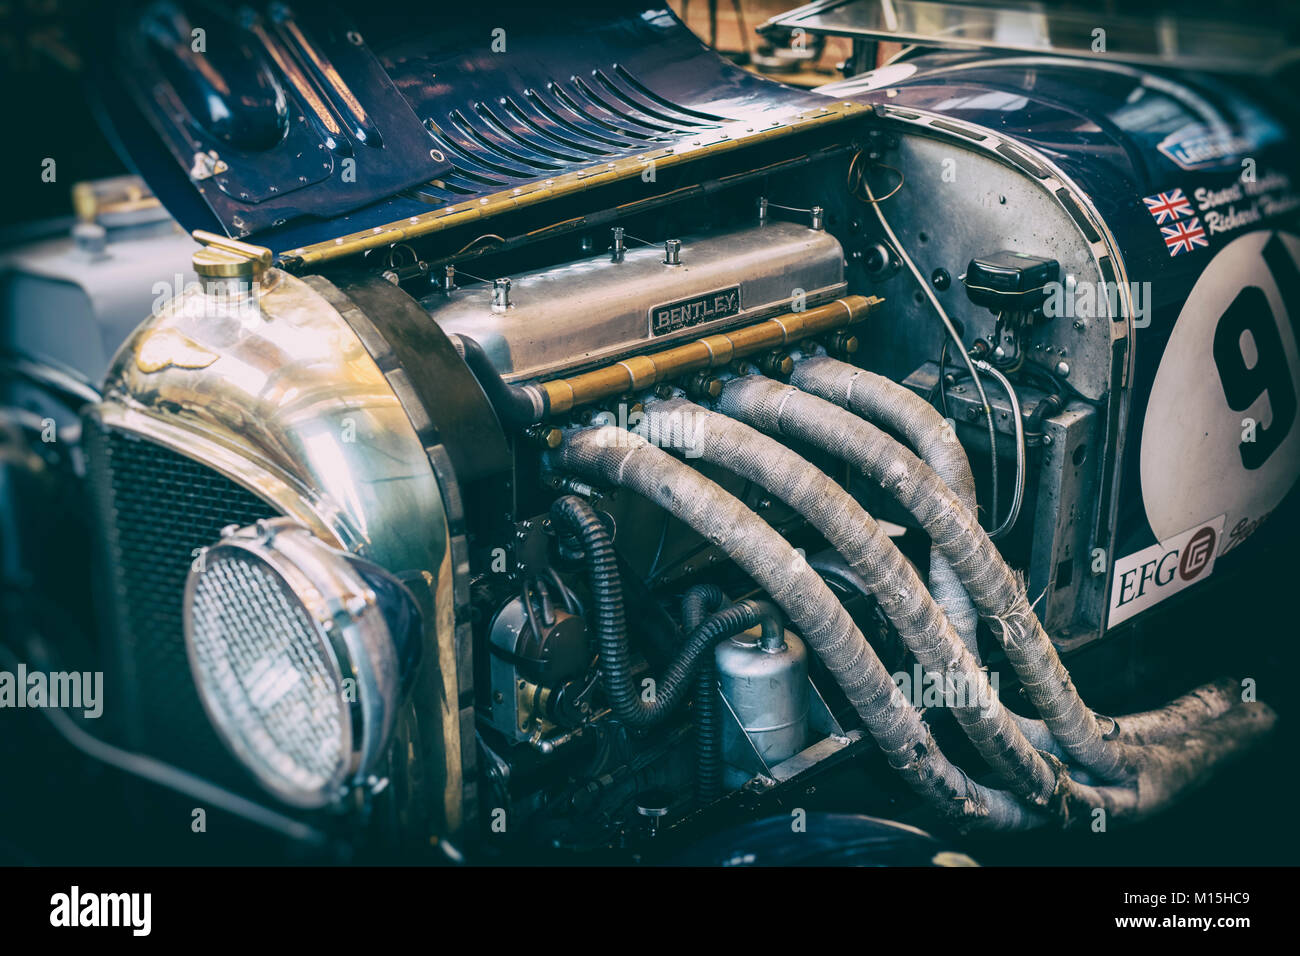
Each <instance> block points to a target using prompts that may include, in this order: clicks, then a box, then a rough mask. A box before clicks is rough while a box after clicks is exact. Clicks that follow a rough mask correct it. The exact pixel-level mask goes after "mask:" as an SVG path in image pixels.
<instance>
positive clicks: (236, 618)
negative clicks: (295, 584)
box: [194, 553, 345, 792]
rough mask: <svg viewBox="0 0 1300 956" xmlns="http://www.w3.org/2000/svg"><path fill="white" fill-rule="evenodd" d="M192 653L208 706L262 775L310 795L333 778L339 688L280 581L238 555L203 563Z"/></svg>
mask: <svg viewBox="0 0 1300 956" xmlns="http://www.w3.org/2000/svg"><path fill="white" fill-rule="evenodd" d="M194 653H195V657H196V659H197V661H198V663H199V665H200V670H201V672H202V674H203V684H204V689H205V691H206V694H207V697H208V703H209V705H210V707H211V709H212V710H213V711H214V712H215V713H216V714H217V715H218V719H219V720H220V721H221V723H222V725H223V726H224V727H225V728H226V732H227V733H228V734H230V735H231V736H232V737H234V738H236V739H237V740H238V741H239V746H240V749H242V750H244V751H247V752H248V753H249V754H250V755H251V756H252V758H253V761H254V763H256V764H259V765H261V767H262V768H263V772H265V773H269V774H270V775H271V776H272V777H273V778H275V779H277V780H279V781H283V782H285V783H286V784H288V785H289V786H290V787H291V788H293V789H297V790H303V791H311V792H315V791H319V790H321V789H322V788H324V787H325V786H326V785H327V784H328V783H329V782H330V781H331V780H332V779H333V778H334V777H335V775H336V773H337V771H338V770H339V769H340V764H341V763H342V762H343V760H344V759H345V755H344V754H343V753H342V750H341V734H342V721H341V719H340V710H341V707H342V694H341V692H340V687H339V683H338V680H337V678H336V676H335V672H334V668H333V667H332V666H331V664H330V662H329V661H328V660H326V659H325V657H324V656H323V655H322V653H321V644H320V641H319V639H318V637H317V635H316V630H315V628H314V626H313V625H312V621H311V618H310V617H309V616H308V614H307V612H306V611H305V610H304V608H303V607H302V605H301V604H300V603H299V602H298V600H297V599H296V598H295V597H294V596H293V594H292V593H291V592H290V591H289V589H288V587H287V585H286V584H285V583H284V581H283V580H282V579H281V578H280V577H279V575H277V574H275V573H274V572H273V571H271V570H270V569H269V568H267V567H266V566H265V565H264V564H262V562H260V561H258V560H257V559H256V558H252V557H245V556H243V555H240V554H238V553H233V554H229V553H228V554H220V555H215V554H214V555H213V556H211V557H209V559H208V562H207V566H206V567H205V568H204V570H203V573H202V574H200V575H199V576H198V580H197V582H196V586H195V589H194Z"/></svg>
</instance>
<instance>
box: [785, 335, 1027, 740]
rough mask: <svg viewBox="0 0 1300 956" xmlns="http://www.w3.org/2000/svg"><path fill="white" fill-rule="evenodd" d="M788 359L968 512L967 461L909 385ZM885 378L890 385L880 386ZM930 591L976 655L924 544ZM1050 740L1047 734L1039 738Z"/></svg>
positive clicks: (936, 555) (966, 603) (806, 382)
mask: <svg viewBox="0 0 1300 956" xmlns="http://www.w3.org/2000/svg"><path fill="white" fill-rule="evenodd" d="M794 359H795V371H794V373H793V374H792V376H791V379H790V384H792V385H796V386H798V387H799V388H801V389H803V390H804V391H805V392H811V393H812V394H814V395H817V396H818V397H820V398H824V399H826V400H828V401H832V402H835V404H837V405H841V406H843V407H844V408H849V409H852V410H853V411H854V412H856V413H857V414H859V415H861V416H862V417H863V418H865V419H867V420H868V421H871V422H875V423H877V424H879V425H883V426H885V427H886V428H888V429H890V430H891V431H895V432H897V433H898V434H900V435H902V436H903V438H904V439H905V440H906V441H907V443H908V444H909V445H911V446H912V448H913V449H914V450H915V451H916V453H917V455H919V456H920V458H921V459H922V460H923V461H924V462H925V463H926V464H927V465H929V466H930V467H931V468H933V469H934V470H935V473H936V474H938V476H939V477H940V478H942V479H943V480H944V482H945V483H946V484H947V485H948V487H949V488H951V489H952V491H953V494H955V495H956V496H957V497H958V498H959V499H960V500H961V502H962V504H964V505H965V506H966V507H967V508H968V509H969V510H970V511H971V512H972V513H973V512H974V511H975V476H974V475H972V474H971V470H970V461H969V460H968V459H967V458H966V452H965V450H964V449H963V448H962V446H961V442H959V441H958V440H957V433H956V432H955V431H953V428H952V426H951V425H950V424H949V423H948V420H947V419H946V418H944V417H943V416H942V415H940V414H938V413H937V412H936V411H935V410H934V408H933V407H932V406H931V405H930V403H929V402H927V401H926V400H925V399H923V398H922V397H921V396H920V395H917V394H916V393H915V392H913V391H912V390H911V389H909V388H905V387H903V386H895V385H894V382H893V381H891V380H890V379H887V378H884V377H883V376H880V375H873V374H872V373H871V372H867V371H866V370H865V369H860V368H857V367H856V366H853V365H848V364H847V363H845V362H837V361H835V360H834V359H831V358H829V357H827V356H812V357H808V358H805V357H803V356H801V355H795V356H794ZM844 370H848V371H844ZM853 372H857V373H861V374H860V375H854V374H852V373H853ZM877 379H878V380H879V381H877ZM886 384H887V385H889V386H893V387H889V388H886V387H884V385H886ZM930 593H931V594H933V595H934V600H935V601H936V602H937V603H938V605H939V606H940V607H941V608H943V611H944V613H945V614H946V615H948V620H949V621H950V622H952V626H953V629H954V630H956V632H957V634H958V636H960V637H961V640H962V643H963V644H965V645H966V647H967V648H969V649H970V652H971V653H972V654H974V655H975V659H976V660H978V659H979V647H978V645H977V643H976V640H975V632H976V629H977V627H978V625H979V615H978V614H977V613H976V611H975V605H974V603H973V602H972V601H971V599H970V595H969V594H967V593H966V586H965V585H963V584H962V583H961V579H960V578H958V577H957V572H956V571H954V570H953V569H952V566H951V565H950V564H949V563H948V560H947V559H946V558H945V557H944V556H943V555H942V554H941V553H940V552H939V550H938V549H937V548H934V547H931V549H930ZM1050 740H1051V735H1050V734H1048V735H1047V736H1046V739H1045V740H1044V741H1043V742H1048V741H1050ZM1039 749H1040V750H1042V749H1046V748H1044V747H1040V748H1039Z"/></svg>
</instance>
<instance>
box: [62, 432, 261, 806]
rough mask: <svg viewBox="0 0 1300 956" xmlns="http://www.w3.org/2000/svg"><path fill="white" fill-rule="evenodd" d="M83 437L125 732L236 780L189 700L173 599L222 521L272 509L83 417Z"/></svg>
mask: <svg viewBox="0 0 1300 956" xmlns="http://www.w3.org/2000/svg"><path fill="white" fill-rule="evenodd" d="M84 435H85V443H86V448H87V454H88V458H89V461H88V464H89V472H90V479H91V483H92V486H93V489H94V494H95V498H96V508H97V512H98V519H99V526H100V531H101V545H102V549H101V560H102V561H103V562H104V567H103V570H102V573H101V575H100V578H101V581H102V582H103V585H104V592H105V593H103V594H102V595H101V596H102V598H103V599H104V601H105V602H106V604H107V610H108V611H109V615H108V617H109V619H110V622H111V627H112V630H113V633H112V634H111V635H110V642H111V644H112V645H113V648H114V650H115V652H116V654H115V658H116V662H117V668H118V674H117V675H116V676H117V678H118V682H117V683H118V686H119V689H120V695H121V699H120V706H121V708H122V709H123V710H124V711H125V713H124V715H123V720H124V724H125V726H124V727H123V730H124V732H125V734H126V737H127V740H128V742H129V743H130V744H131V745H132V746H133V747H136V748H138V749H140V750H142V751H143V752H145V753H148V754H150V755H152V756H155V757H158V758H160V759H163V760H167V761H169V762H171V763H174V764H176V765H177V766H180V767H184V768H185V769H188V770H192V771H194V772H196V773H201V774H204V775H206V776H208V777H210V778H212V779H217V780H220V781H222V782H225V783H230V784H234V783H240V784H243V783H246V782H247V780H248V778H247V775H246V774H245V773H244V772H243V770H242V769H241V768H239V767H238V765H237V764H236V763H235V762H234V760H233V759H232V758H231V757H230V755H229V754H228V753H227V752H226V749H225V747H224V746H223V745H222V744H221V741H220V740H219V739H218V738H217V735H216V732H215V731H214V730H213V729H212V725H211V724H210V723H209V722H208V718H207V715H206V714H205V713H204V711H203V707H202V705H201V704H200V703H199V698H198V692H197V690H196V689H195V687H194V681H193V679H192V678H191V677H190V668H189V662H188V659H187V657H186V653H185V633H184V618H183V607H182V603H183V600H184V592H185V579H186V576H187V575H188V574H189V569H190V563H191V562H192V561H193V560H194V552H195V549H197V548H202V547H204V546H206V545H210V544H213V543H215V542H216V540H217V539H218V538H219V537H220V534H221V529H222V528H224V527H225V526H226V525H229V524H238V525H245V524H250V523H252V522H254V521H256V520H257V519H259V518H271V517H275V515H276V511H275V509H274V508H272V507H271V506H270V505H268V504H267V503H266V502H264V501H262V500H261V499H260V498H258V497H257V496H256V495H254V494H252V492H249V491H247V490H245V489H244V488H242V487H240V486H239V485H237V484H235V483H234V482H233V481H230V480H229V479H227V478H225V477H224V476H222V475H220V474H218V473H217V472H215V471H213V470H212V469H210V468H208V467H206V466H204V465H201V464H199V463H198V462H196V461H193V460H192V459H189V458H186V457H185V456H183V455H179V454H177V453H175V452H173V451H170V450H168V449H166V448H164V447H162V446H161V445H157V444H155V443H153V442H150V441H147V440H145V439H142V438H139V437H136V436H134V435H131V434H129V433H126V432H122V431H118V430H116V429H112V428H107V429H106V428H103V427H102V426H100V425H99V424H98V423H97V422H96V420H95V419H94V418H93V417H92V418H89V419H88V420H87V422H86V428H85V430H84Z"/></svg>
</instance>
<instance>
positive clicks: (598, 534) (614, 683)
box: [551, 495, 773, 728]
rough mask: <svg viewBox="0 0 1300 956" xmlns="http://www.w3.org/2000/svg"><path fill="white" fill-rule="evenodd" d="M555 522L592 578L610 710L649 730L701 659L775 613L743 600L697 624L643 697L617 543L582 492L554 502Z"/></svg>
mask: <svg viewBox="0 0 1300 956" xmlns="http://www.w3.org/2000/svg"><path fill="white" fill-rule="evenodd" d="M551 520H552V521H554V522H555V524H556V525H557V526H558V528H559V530H561V531H562V532H566V533H569V534H572V535H573V536H574V537H576V538H577V539H578V541H579V543H580V544H581V547H582V551H583V558H584V561H585V563H586V565H587V580H588V585H589V587H590V588H591V593H592V597H593V601H594V604H595V607H594V608H593V611H594V614H595V623H596V640H597V644H598V646H599V649H600V673H601V681H602V683H603V686H604V688H605V695H606V697H608V698H609V704H610V708H611V709H612V710H613V711H614V714H615V715H616V716H617V717H618V718H619V719H620V720H621V721H623V722H624V723H625V724H627V725H629V726H631V727H637V728H646V727H653V726H655V725H657V724H661V723H663V722H664V721H665V720H666V719H667V718H668V716H669V715H670V714H671V713H672V712H673V710H674V709H675V708H676V706H677V705H678V704H680V703H681V702H682V701H683V700H685V699H686V694H685V693H684V692H685V691H686V689H687V688H688V687H690V686H691V680H692V678H693V677H694V676H695V672H696V668H697V667H698V666H699V664H700V662H701V661H703V660H706V659H711V657H712V654H713V647H714V645H715V644H717V643H718V642H719V641H721V640H725V639H726V638H728V637H731V636H732V635H734V634H739V633H740V632H741V631H745V630H748V629H749V628H751V627H755V626H757V625H758V624H760V623H761V622H762V621H763V620H764V619H765V618H766V617H768V616H770V615H771V613H773V612H772V610H771V609H770V608H768V607H767V606H766V605H765V604H764V602H761V601H741V602H740V603H739V604H736V605H734V606H732V607H729V608H727V609H726V610H724V611H719V612H718V613H716V614H713V615H712V616H710V617H708V618H707V619H705V620H704V621H703V622H702V623H700V624H698V625H697V626H696V627H693V628H691V630H690V632H689V633H688V635H687V637H686V640H685V642H684V643H683V644H682V646H681V647H680V648H679V649H678V651H677V654H676V655H675V656H674V657H673V660H672V662H671V663H670V664H669V665H668V669H667V671H666V672H665V673H664V676H663V677H662V678H660V679H658V680H656V681H655V682H654V685H653V692H652V693H651V694H650V695H649V699H646V697H644V696H642V694H641V693H640V689H639V688H638V687H637V684H636V682H635V680H634V679H633V674H632V651H631V649H630V647H629V646H628V639H627V621H626V617H625V614H624V610H623V585H622V582H621V580H620V579H619V574H618V560H617V557H616V556H615V553H614V542H613V539H612V538H611V536H610V533H609V531H608V529H606V527H605V524H604V522H602V521H601V520H600V516H599V515H597V514H596V511H595V509H594V508H592V507H591V505H589V504H587V502H586V501H584V500H583V499H582V498H579V497H578V496H577V495H565V496H564V497H562V498H558V499H556V501H555V503H554V504H553V505H552V506H551Z"/></svg>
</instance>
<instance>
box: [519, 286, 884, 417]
mask: <svg viewBox="0 0 1300 956" xmlns="http://www.w3.org/2000/svg"><path fill="white" fill-rule="evenodd" d="M884 301H885V300H884V299H881V298H879V297H877V296H863V295H849V296H845V297H844V298H842V299H836V300H835V301H834V302H828V303H827V304H826V305H821V306H818V307H817V308H814V309H809V310H807V311H806V312H788V313H786V314H785V315H779V316H777V317H776V318H773V319H768V320H767V321H766V322H759V323H758V324H757V325H748V326H745V327H744V328H740V329H734V330H733V331H731V332H723V333H720V334H718V335H709V336H706V337H704V338H702V339H696V340H695V341H693V342H687V343H685V344H684V345H678V346H675V347H673V348H670V349H665V350H664V351H662V352H654V353H652V354H650V355H638V356H635V357H634V358H630V359H626V360H624V361H622V362H615V363H614V364H613V365H607V366H605V367H604V368H598V369H593V370H592V371H590V372H584V373H583V374H581V375H574V376H572V377H570V378H557V379H554V380H552V381H549V382H542V383H541V385H539V386H537V387H539V388H541V389H542V391H544V392H545V393H546V399H547V403H548V409H549V411H550V412H551V414H562V413H564V412H567V411H569V410H570V409H572V408H576V407H577V406H579V405H587V404H590V403H591V402H596V401H599V400H601V399H603V398H610V397H612V396H614V395H621V394H623V393H624V392H629V391H634V390H637V389H643V388H648V387H650V386H651V385H654V384H656V383H658V382H662V381H665V380H666V379H670V378H676V377H678V376H680V375H684V374H686V373H687V372H694V371H697V370H699V369H707V368H717V367H719V366H722V365H726V364H727V363H728V362H730V361H731V360H732V359H736V358H743V357H744V356H746V355H753V354H754V353H755V352H763V351H766V350H768V349H774V348H780V347H781V346H784V345H791V344H793V343H794V342H797V341H798V340H800V339H804V338H808V337H809V336H812V335H819V334H820V333H822V332H831V331H834V330H836V329H841V328H844V327H845V326H848V325H854V324H855V323H858V322H861V321H862V320H863V319H865V318H866V317H867V316H868V315H870V314H871V313H872V312H874V311H875V310H876V309H878V308H879V307H880V306H881V305H883V304H884Z"/></svg>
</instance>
